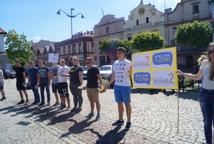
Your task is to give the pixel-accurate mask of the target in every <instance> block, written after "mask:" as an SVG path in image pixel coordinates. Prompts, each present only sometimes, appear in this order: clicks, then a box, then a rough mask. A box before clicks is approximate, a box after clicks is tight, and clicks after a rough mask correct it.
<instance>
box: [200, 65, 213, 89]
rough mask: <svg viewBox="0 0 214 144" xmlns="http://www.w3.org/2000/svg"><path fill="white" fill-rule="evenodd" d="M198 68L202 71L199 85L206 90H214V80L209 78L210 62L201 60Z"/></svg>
mask: <svg viewBox="0 0 214 144" xmlns="http://www.w3.org/2000/svg"><path fill="white" fill-rule="evenodd" d="M200 70H202V72H203V78H202V85H201V87H202V88H204V89H207V90H214V80H213V81H212V80H210V78H209V77H210V64H209V62H203V63H202V64H201V67H200Z"/></svg>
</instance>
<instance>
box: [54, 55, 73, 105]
mask: <svg viewBox="0 0 214 144" xmlns="http://www.w3.org/2000/svg"><path fill="white" fill-rule="evenodd" d="M69 70H70V69H69V67H68V66H67V65H65V60H64V59H60V66H59V68H58V71H57V79H58V84H57V88H58V92H59V95H60V97H61V109H64V108H66V104H65V100H66V101H67V104H68V107H67V109H70V98H69V93H68V83H67V76H66V75H68V74H69Z"/></svg>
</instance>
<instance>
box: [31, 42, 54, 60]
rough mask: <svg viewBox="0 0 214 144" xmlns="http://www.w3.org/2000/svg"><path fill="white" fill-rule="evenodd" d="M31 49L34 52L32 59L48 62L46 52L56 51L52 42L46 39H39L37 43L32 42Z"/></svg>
mask: <svg viewBox="0 0 214 144" xmlns="http://www.w3.org/2000/svg"><path fill="white" fill-rule="evenodd" d="M32 50H33V53H34V55H33V60H34V61H38V60H43V61H46V62H48V54H49V53H56V50H55V46H54V42H51V41H47V40H40V41H39V42H37V43H32Z"/></svg>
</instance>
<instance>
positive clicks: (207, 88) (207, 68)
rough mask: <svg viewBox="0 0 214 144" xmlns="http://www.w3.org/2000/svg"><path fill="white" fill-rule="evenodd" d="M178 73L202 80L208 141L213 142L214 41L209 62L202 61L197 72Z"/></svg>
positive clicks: (202, 101)
mask: <svg viewBox="0 0 214 144" xmlns="http://www.w3.org/2000/svg"><path fill="white" fill-rule="evenodd" d="M178 75H182V76H184V77H185V78H188V79H192V80H202V84H201V89H200V94H199V101H200V106H201V111H202V115H203V122H204V132H205V138H206V143H207V144H212V126H213V120H214V43H211V44H210V45H209V48H208V63H207V62H204V63H202V64H201V66H200V69H199V71H198V72H197V74H191V73H184V72H182V71H180V70H178Z"/></svg>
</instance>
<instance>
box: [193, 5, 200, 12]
mask: <svg viewBox="0 0 214 144" xmlns="http://www.w3.org/2000/svg"><path fill="white" fill-rule="evenodd" d="M196 13H199V6H198V4H196V5H193V14H196Z"/></svg>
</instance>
